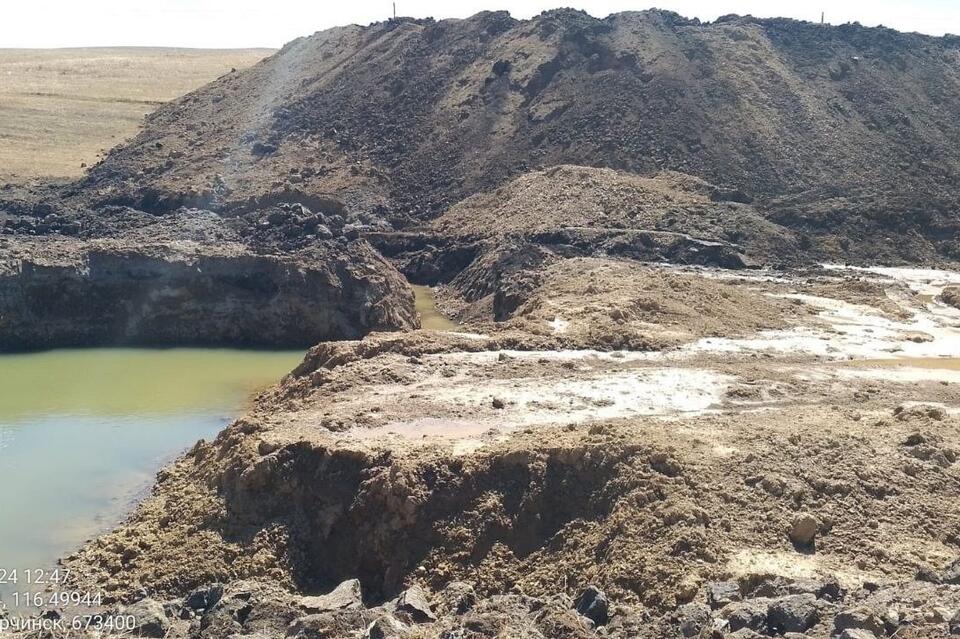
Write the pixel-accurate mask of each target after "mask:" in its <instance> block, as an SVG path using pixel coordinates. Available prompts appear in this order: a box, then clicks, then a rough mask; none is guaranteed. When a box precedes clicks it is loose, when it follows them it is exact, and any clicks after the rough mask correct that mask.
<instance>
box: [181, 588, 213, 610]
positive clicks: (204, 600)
mask: <svg viewBox="0 0 960 639" xmlns="http://www.w3.org/2000/svg"><path fill="white" fill-rule="evenodd" d="M221 597H223V584H213V585H210V586H205V587H203V588H198V589H196V590H194V591H193V592H191V593H190V594H189V595H187V598H186V599H184V601H183V605H184V606H185V607H186V608H190V609H191V610H207V609H209V608H213V607H214V606H215V605H216V604H217V602H218V601H220V598H221Z"/></svg>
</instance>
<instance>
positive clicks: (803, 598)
mask: <svg viewBox="0 0 960 639" xmlns="http://www.w3.org/2000/svg"><path fill="white" fill-rule="evenodd" d="M816 603H817V598H816V596H814V595H811V594H804V595H790V596H789V597H783V598H782V599H778V600H777V601H774V602H773V603H771V604H770V607H769V608H768V609H767V623H768V624H769V626H770V628H771V629H773V630H775V631H777V632H806V631H807V630H809V629H810V628H812V627H813V626H814V625H815V624H816V623H817V621H819V619H820V613H819V611H818V610H817V605H816Z"/></svg>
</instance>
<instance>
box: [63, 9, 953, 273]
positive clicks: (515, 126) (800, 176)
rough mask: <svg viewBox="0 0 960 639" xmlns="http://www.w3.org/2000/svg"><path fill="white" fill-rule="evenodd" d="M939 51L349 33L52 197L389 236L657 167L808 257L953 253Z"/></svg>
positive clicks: (556, 29) (207, 102) (622, 23)
mask: <svg viewBox="0 0 960 639" xmlns="http://www.w3.org/2000/svg"><path fill="white" fill-rule="evenodd" d="M958 61H960V39H957V38H955V37H945V38H932V37H927V36H922V35H917V34H902V33H898V32H895V31H892V30H889V29H885V28H864V27H861V26H859V25H855V24H854V25H844V26H840V27H833V26H825V25H816V24H810V23H803V22H796V21H792V20H781V19H771V20H766V19H765V20H759V19H754V18H749V17H746V18H741V17H727V18H722V19H720V20H718V21H716V22H714V23H710V24H702V23H700V22H699V21H696V20H686V19H684V18H681V17H680V16H677V15H675V14H672V13H668V12H663V11H645V12H639V13H620V14H615V15H612V16H610V17H608V18H605V19H602V20H601V19H596V18H592V17H590V16H588V15H586V14H584V13H581V12H576V11H572V10H557V11H549V12H546V13H544V14H542V15H540V16H538V17H536V18H533V19H532V20H528V21H522V20H515V19H513V18H511V17H510V16H509V15H508V14H506V13H502V12H500V13H480V14H478V15H476V16H474V17H472V18H469V19H466V20H445V21H441V22H435V21H433V20H410V19H400V20H394V21H389V22H384V23H378V24H373V25H371V26H368V27H360V26H349V27H343V28H336V29H330V30H327V31H323V32H319V33H317V34H315V35H313V36H311V37H308V38H302V39H299V40H296V41H294V42H292V43H290V44H289V45H287V46H286V47H284V48H283V49H282V50H281V51H280V52H279V53H278V54H276V55H275V56H273V57H271V58H269V59H267V60H265V61H264V62H262V63H261V64H259V65H257V66H256V67H254V68H252V69H250V70H248V71H244V72H241V73H234V74H229V75H227V76H225V77H223V78H221V79H219V80H218V81H216V82H214V83H212V84H210V85H208V86H207V87H204V88H203V89H201V90H199V91H197V92H195V93H192V94H190V95H187V96H185V97H184V98H182V99H180V100H177V101H175V102H173V103H171V104H169V105H167V106H164V107H163V108H161V109H160V110H158V111H157V112H156V113H155V114H153V115H152V116H150V118H149V119H148V122H147V125H146V128H145V130H144V131H143V132H142V133H141V134H140V135H139V136H138V137H137V138H136V139H135V140H133V141H132V142H131V143H129V144H127V145H125V146H122V147H119V148H117V149H115V150H114V151H113V152H112V153H111V154H110V155H109V157H108V158H107V159H106V160H105V161H104V162H102V163H101V164H100V165H98V166H96V167H95V168H94V169H93V170H92V171H91V173H90V174H89V176H88V177H87V178H86V179H85V180H83V181H82V182H81V183H80V184H79V185H77V186H76V187H74V188H73V189H72V190H69V191H68V193H67V196H68V199H72V201H73V202H74V205H82V206H91V205H93V206H95V205H99V204H103V203H108V202H112V203H123V204H130V205H133V206H135V207H137V208H141V209H144V210H149V211H153V212H162V211H166V210H172V209H174V208H176V207H178V206H180V205H181V204H194V205H202V206H203V207H205V208H212V209H214V210H222V209H230V208H231V207H236V206H239V205H240V204H241V203H245V204H249V202H250V199H251V198H254V199H256V198H261V199H260V200H257V201H259V202H261V203H262V202H263V201H264V200H263V198H266V200H267V201H270V200H271V199H273V200H276V199H302V198H303V197H305V196H312V197H316V196H317V194H329V195H330V196H331V197H332V198H333V199H336V200H340V201H342V202H343V203H344V204H345V205H346V206H347V208H348V210H351V211H357V212H364V213H367V214H370V215H371V216H374V217H377V218H384V219H387V220H389V221H391V222H392V223H394V224H395V225H399V226H403V225H406V224H408V223H409V222H411V221H417V220H424V219H428V218H431V217H433V216H435V215H437V214H439V213H441V212H443V211H444V210H445V209H446V208H448V207H449V206H451V205H453V204H454V203H456V202H458V201H460V200H462V199H463V198H465V197H468V196H470V195H473V194H475V193H478V192H482V191H488V190H490V189H492V188H494V187H497V186H499V185H501V184H503V183H504V182H505V181H507V180H509V179H510V178H512V177H515V176H517V175H520V174H522V173H524V172H526V171H528V170H531V169H537V168H540V167H549V166H552V165H556V164H561V163H569V164H579V165H586V166H595V167H610V168H615V169H620V170H624V171H628V172H633V173H639V174H652V173H655V172H657V171H662V170H672V171H678V172H683V173H687V174H690V175H693V176H696V177H698V178H701V179H703V180H706V181H707V182H709V183H711V184H713V185H716V187H715V188H716V190H715V192H714V193H713V197H714V198H715V199H720V200H735V201H741V202H749V201H753V202H754V203H755V204H756V206H757V207H758V209H759V210H760V211H762V212H763V214H764V215H765V216H767V217H768V218H769V219H770V220H771V221H772V222H775V223H778V224H781V225H783V226H786V227H788V228H789V229H791V230H794V231H797V232H799V233H801V235H802V239H803V241H804V242H805V246H804V247H803V248H804V249H805V250H806V251H807V255H808V256H816V255H819V254H830V255H845V254H846V253H847V252H850V253H851V255H852V256H853V257H855V256H857V255H860V254H861V253H862V251H859V250H857V249H856V246H853V247H851V241H852V240H862V239H863V238H870V240H871V242H872V245H873V246H874V248H873V249H872V253H873V257H876V256H877V255H880V256H891V257H901V258H906V259H919V258H924V257H930V256H932V255H935V254H939V255H941V256H945V257H951V256H952V257H953V258H956V257H957V256H958V254H960V253H958V251H960V248H958V245H957V240H956V235H957V232H958V226H957V221H956V216H955V215H953V214H952V213H951V211H955V210H956V208H957V204H958V197H960V196H958V195H957V192H956V189H955V188H953V185H955V184H956V183H957V180H958V179H960V128H958V127H957V125H956V123H957V122H958V121H960V120H958V115H960V72H958V65H957V63H958ZM71 195H72V196H73V197H71ZM311 208H314V207H311ZM854 244H856V242H854Z"/></svg>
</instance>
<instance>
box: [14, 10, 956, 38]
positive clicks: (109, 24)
mask: <svg viewBox="0 0 960 639" xmlns="http://www.w3.org/2000/svg"><path fill="white" fill-rule="evenodd" d="M557 6H572V7H575V8H578V9H584V10H586V11H587V12H588V13H590V14H591V15H594V16H598V17H603V16H606V15H608V14H610V13H613V12H617V11H630V10H640V9H647V8H650V7H651V6H657V7H660V8H662V9H670V10H673V11H676V12H678V13H680V14H682V15H685V16H687V17H698V18H700V19H701V20H713V19H715V18H717V17H718V16H720V15H723V14H727V13H738V14H741V15H743V14H752V15H755V16H762V17H769V16H785V17H791V18H800V19H804V20H812V21H819V20H820V12H821V11H825V12H826V18H827V22H829V23H831V24H842V23H844V22H853V21H857V22H860V23H862V24H864V25H867V26H875V25H878V24H883V25H885V26H888V27H893V28H895V29H899V30H901V31H919V32H921V33H928V34H931V35H943V34H944V33H955V34H960V0H913V1H912V2H906V1H903V0H898V1H893V0H849V1H843V0H831V1H828V0H820V1H819V2H809V1H805V2H786V1H782V0H780V1H778V0H765V1H764V0H633V1H628V0H591V1H588V2H578V1H576V0H463V1H461V2H450V1H449V0H448V1H442V0H398V2H397V14H398V15H409V16H415V17H427V16H432V17H435V18H438V19H439V18H463V17H466V16H469V15H472V14H474V13H476V12H477V11H480V10H483V9H506V10H508V11H510V13H511V14H512V15H513V16H515V17H518V18H528V17H530V16H533V15H536V14H538V13H540V12H541V11H543V10H545V9H551V8H555V7H557ZM390 14H391V2H390V0H349V1H339V2H322V1H319V0H0V48H4V47H70V46H183V47H279V46H281V45H282V44H283V43H285V42H287V41H289V40H292V39H293V38H296V37H298V36H301V35H308V34H310V33H313V32H314V31H319V30H321V29H326V28H328V27H332V26H337V25H343V24H350V23H357V24H367V23H370V22H375V21H378V20H383V19H385V18H388V17H389V16H390Z"/></svg>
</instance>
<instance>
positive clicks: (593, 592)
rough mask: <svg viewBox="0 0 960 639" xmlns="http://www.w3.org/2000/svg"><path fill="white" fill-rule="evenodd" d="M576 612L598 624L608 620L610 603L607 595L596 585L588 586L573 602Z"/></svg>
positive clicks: (600, 624)
mask: <svg viewBox="0 0 960 639" xmlns="http://www.w3.org/2000/svg"><path fill="white" fill-rule="evenodd" d="M573 606H574V608H576V610H577V612H578V613H580V614H581V615H583V616H584V617H586V618H587V619H589V620H591V621H592V622H593V623H595V624H596V625H598V626H602V625H604V624H605V623H607V621H609V611H610V603H609V601H607V596H606V595H605V594H604V593H603V591H602V590H600V589H599V588H597V587H596V586H589V587H588V588H587V589H586V590H584V591H583V592H582V593H581V594H580V596H579V597H577V599H576V601H574V603H573Z"/></svg>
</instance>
